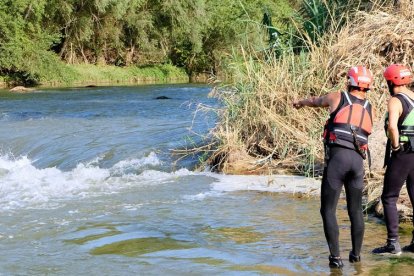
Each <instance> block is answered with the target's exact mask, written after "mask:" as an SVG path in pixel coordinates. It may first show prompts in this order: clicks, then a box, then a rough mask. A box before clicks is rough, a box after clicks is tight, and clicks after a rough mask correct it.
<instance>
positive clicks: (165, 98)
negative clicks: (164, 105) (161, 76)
mask: <svg viewBox="0 0 414 276" xmlns="http://www.w3.org/2000/svg"><path fill="white" fill-rule="evenodd" d="M155 99H156V100H169V99H171V98H169V97H167V96H158V97H156V98H155Z"/></svg>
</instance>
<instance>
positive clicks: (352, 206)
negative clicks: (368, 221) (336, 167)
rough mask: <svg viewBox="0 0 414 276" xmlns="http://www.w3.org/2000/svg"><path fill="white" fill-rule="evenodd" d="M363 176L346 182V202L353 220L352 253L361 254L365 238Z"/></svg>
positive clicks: (350, 217)
mask: <svg viewBox="0 0 414 276" xmlns="http://www.w3.org/2000/svg"><path fill="white" fill-rule="evenodd" d="M362 184H363V178H362V177H358V178H357V179H353V180H352V181H350V182H348V183H346V184H345V191H346V203H347V209H348V215H349V219H350V221H351V240H352V254H353V255H354V256H360V254H361V248H362V241H363V239H364V229H365V225H364V215H363V213H362V190H363V188H362Z"/></svg>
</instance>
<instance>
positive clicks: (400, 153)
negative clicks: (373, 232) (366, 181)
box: [373, 64, 414, 255]
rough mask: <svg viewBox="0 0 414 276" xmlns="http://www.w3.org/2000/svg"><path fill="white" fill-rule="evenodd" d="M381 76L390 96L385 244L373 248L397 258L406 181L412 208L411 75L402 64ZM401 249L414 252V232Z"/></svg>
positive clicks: (413, 99) (413, 137) (413, 125)
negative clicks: (400, 207)
mask: <svg viewBox="0 0 414 276" xmlns="http://www.w3.org/2000/svg"><path fill="white" fill-rule="evenodd" d="M384 77H385V79H386V80H387V84H388V88H389V91H390V94H391V96H392V97H391V99H390V100H389V102H388V116H387V120H386V123H385V128H386V132H387V136H388V142H387V150H386V152H385V156H386V162H385V164H384V165H386V166H387V169H386V171H385V177H384V188H383V192H382V195H381V201H382V203H383V205H384V217H385V223H386V225H387V242H386V244H385V246H382V247H378V248H375V249H374V250H373V253H374V254H380V255H385V254H391V255H400V254H401V246H400V243H399V236H398V222H399V215H398V211H397V200H398V197H399V195H400V191H401V188H402V187H403V185H404V183H405V182H406V186H407V191H408V195H409V197H410V200H411V204H412V205H413V206H414V92H413V91H411V90H410V89H409V88H408V85H410V84H411V83H412V81H413V74H412V73H411V71H410V70H409V69H408V68H407V67H405V66H404V65H401V64H392V65H390V66H388V67H387V69H386V70H385V72H384ZM390 153H391V155H390ZM403 249H404V250H406V251H409V252H414V231H413V239H412V241H411V243H410V244H409V245H408V246H406V247H405V248H403Z"/></svg>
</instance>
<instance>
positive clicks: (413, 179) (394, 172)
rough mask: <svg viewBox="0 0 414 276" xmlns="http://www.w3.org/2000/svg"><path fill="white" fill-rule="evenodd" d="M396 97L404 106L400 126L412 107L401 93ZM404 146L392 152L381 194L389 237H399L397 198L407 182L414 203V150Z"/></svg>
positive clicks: (399, 121) (406, 145)
mask: <svg viewBox="0 0 414 276" xmlns="http://www.w3.org/2000/svg"><path fill="white" fill-rule="evenodd" d="M394 97H397V98H398V99H399V100H400V101H401V104H402V107H403V112H402V114H401V116H400V118H399V120H398V126H399V127H400V126H401V125H402V123H403V120H404V118H405V117H406V116H407V115H408V113H409V112H410V111H411V109H412V108H411V107H410V105H409V103H408V102H407V101H406V100H405V99H404V97H402V96H401V95H398V94H397V95H395V96H394ZM403 148H404V149H403V150H400V151H398V152H393V153H392V154H391V158H390V160H389V161H388V164H387V169H386V171H385V177H384V189H383V192H382V196H381V200H382V204H383V205H384V217H385V223H386V225H387V232H388V238H389V239H398V222H399V215H398V211H397V200H398V197H399V195H400V191H401V188H402V187H403V185H404V183H405V182H406V186H407V191H408V195H409V196H410V200H411V204H413V203H414V151H413V150H411V149H410V147H409V145H408V144H405V145H404V146H403Z"/></svg>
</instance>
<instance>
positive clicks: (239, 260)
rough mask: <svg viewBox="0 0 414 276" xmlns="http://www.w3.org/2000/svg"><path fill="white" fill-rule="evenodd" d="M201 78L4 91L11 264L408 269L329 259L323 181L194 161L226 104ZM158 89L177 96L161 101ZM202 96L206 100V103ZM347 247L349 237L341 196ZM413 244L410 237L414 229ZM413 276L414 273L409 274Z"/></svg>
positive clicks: (237, 271) (57, 269) (19, 269)
mask: <svg viewBox="0 0 414 276" xmlns="http://www.w3.org/2000/svg"><path fill="white" fill-rule="evenodd" d="M209 91H210V88H209V87H207V86H200V85H162V86H158V85H149V86H139V87H98V88H89V89H75V88H73V89H49V90H42V91H38V92H35V93H31V94H11V93H9V92H6V91H0V123H1V131H0V252H1V254H0V275H258V274H271V275H329V274H333V275H341V273H343V274H344V275H369V274H372V275H378V274H380V275H388V274H392V275H410V273H414V262H413V256H411V255H407V254H404V255H403V256H402V257H400V258H385V257H375V256H372V255H371V254H370V253H369V252H370V250H372V248H374V247H375V246H379V245H382V244H383V242H384V240H385V227H384V225H383V224H381V223H380V222H378V221H376V220H375V219H373V218H368V217H367V222H366V228H367V229H366V235H365V243H364V252H363V256H362V258H363V262H362V264H359V265H350V264H349V263H348V262H347V261H346V260H345V267H344V269H343V271H342V272H340V271H336V270H332V271H331V270H330V269H329V268H328V266H327V257H328V255H329V253H328V249H327V245H326V242H325V238H324V235H323V231H322V224H321V219H320V216H319V201H318V198H317V197H308V196H303V195H301V193H300V192H312V191H313V190H317V189H318V187H319V182H318V181H316V180H312V179H305V178H302V177H295V176H273V177H266V176H226V175H220V174H215V173H211V172H196V171H195V170H194V166H195V164H196V161H197V157H194V158H187V159H185V160H180V161H178V162H175V161H176V159H175V158H174V157H172V156H171V149H176V148H183V147H185V146H186V145H198V144H199V142H200V141H201V139H202V136H203V135H205V134H207V133H208V131H209V129H211V128H212V127H214V125H215V119H216V118H215V115H214V113H213V112H210V113H208V112H207V113H205V112H196V110H197V107H200V105H202V106H204V107H215V106H217V102H216V100H214V99H212V98H209V97H208V96H207V95H208V93H209ZM158 96H166V97H168V98H170V99H164V100H157V99H156V97H158ZM204 109H205V108H204ZM338 218H339V224H340V228H341V230H340V231H341V237H340V238H341V250H342V254H343V256H344V259H346V257H347V255H348V252H349V250H350V249H351V248H350V244H351V242H350V229H349V221H348V219H347V216H346V208H345V204H344V202H341V203H340V205H339V207H338ZM402 234H403V236H402V243H403V244H405V243H408V242H409V239H410V238H411V237H410V235H409V234H407V233H406V232H405V233H403V232H402ZM411 275H413V274H411Z"/></svg>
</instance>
